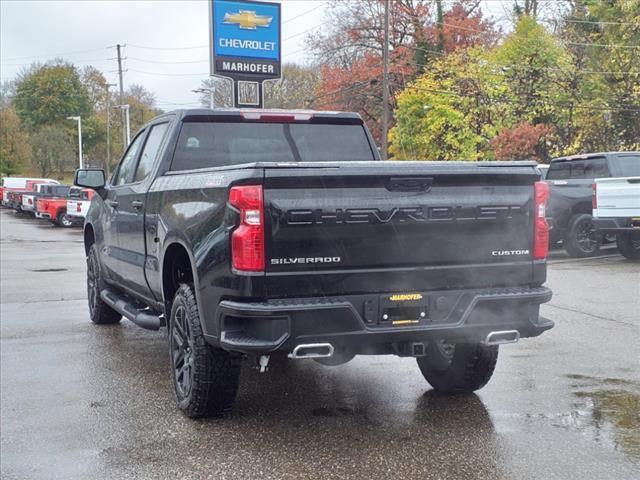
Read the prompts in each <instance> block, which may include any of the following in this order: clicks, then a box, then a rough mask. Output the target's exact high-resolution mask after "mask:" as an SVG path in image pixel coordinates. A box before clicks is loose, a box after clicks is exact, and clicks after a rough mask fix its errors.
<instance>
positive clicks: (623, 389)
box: [565, 375, 640, 463]
mask: <svg viewBox="0 0 640 480" xmlns="http://www.w3.org/2000/svg"><path fill="white" fill-rule="evenodd" d="M567 377H568V378H570V379H571V380H574V383H572V385H571V387H572V389H573V395H574V396H575V397H576V400H575V402H574V403H573V405H574V407H575V415H573V416H572V417H571V418H569V419H567V421H566V422H565V425H566V426H568V427H570V428H576V429H578V430H580V431H583V432H584V433H585V434H588V435H590V436H592V437H593V439H594V440H595V441H597V442H601V443H604V444H610V445H611V446H612V447H613V448H614V449H616V450H620V451H622V452H623V453H624V454H626V455H627V456H628V457H630V458H631V459H633V460H634V461H636V462H638V463H640V383H638V382H632V381H629V380H623V379H618V378H596V377H591V376H587V375H567Z"/></svg>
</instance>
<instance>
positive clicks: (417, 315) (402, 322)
mask: <svg viewBox="0 0 640 480" xmlns="http://www.w3.org/2000/svg"><path fill="white" fill-rule="evenodd" d="M428 307H429V305H428V299H427V298H426V297H424V296H423V295H422V294H419V293H412V294H394V295H388V296H384V297H382V298H381V299H380V315H379V317H378V322H379V323H381V324H388V325H394V326H410V325H418V324H420V323H422V322H426V321H427V320H428V319H429V308H428Z"/></svg>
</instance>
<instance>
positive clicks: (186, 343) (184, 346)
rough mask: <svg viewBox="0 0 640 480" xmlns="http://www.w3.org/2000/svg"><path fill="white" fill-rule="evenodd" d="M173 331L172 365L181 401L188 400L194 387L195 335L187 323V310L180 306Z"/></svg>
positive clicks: (175, 315)
mask: <svg viewBox="0 0 640 480" xmlns="http://www.w3.org/2000/svg"><path fill="white" fill-rule="evenodd" d="M172 327H173V328H172V329H171V364H172V367H173V374H174V378H175V383H176V394H177V395H178V397H179V400H182V399H184V398H187V397H188V396H189V394H190V393H191V387H192V385H193V373H194V362H193V360H194V359H193V355H194V353H193V335H192V334H191V328H190V325H189V322H188V321H187V310H186V308H185V307H184V305H178V306H177V308H176V310H175V312H174V318H173V324H172Z"/></svg>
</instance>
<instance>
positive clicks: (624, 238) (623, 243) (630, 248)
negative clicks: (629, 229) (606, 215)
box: [616, 234, 640, 260]
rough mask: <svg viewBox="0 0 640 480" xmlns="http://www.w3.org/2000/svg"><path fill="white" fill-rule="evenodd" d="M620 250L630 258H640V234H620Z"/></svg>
mask: <svg viewBox="0 0 640 480" xmlns="http://www.w3.org/2000/svg"><path fill="white" fill-rule="evenodd" d="M616 242H617V244H618V251H619V252H620V253H621V254H622V255H623V256H625V257H626V258H628V259H629V260H640V235H635V236H634V235H631V234H619V235H618V236H617V239H616Z"/></svg>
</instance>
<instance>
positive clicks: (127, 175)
mask: <svg viewBox="0 0 640 480" xmlns="http://www.w3.org/2000/svg"><path fill="white" fill-rule="evenodd" d="M144 134H145V132H140V133H139V134H138V136H137V137H136V138H134V139H133V142H132V143H131V145H129V149H128V150H127V153H125V154H124V157H123V158H122V161H121V162H120V166H119V167H118V171H117V172H116V174H115V176H114V177H113V182H111V183H112V184H113V185H124V184H125V183H131V177H132V176H133V169H134V168H135V166H136V157H137V156H138V150H140V145H142V139H143V138H144Z"/></svg>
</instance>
